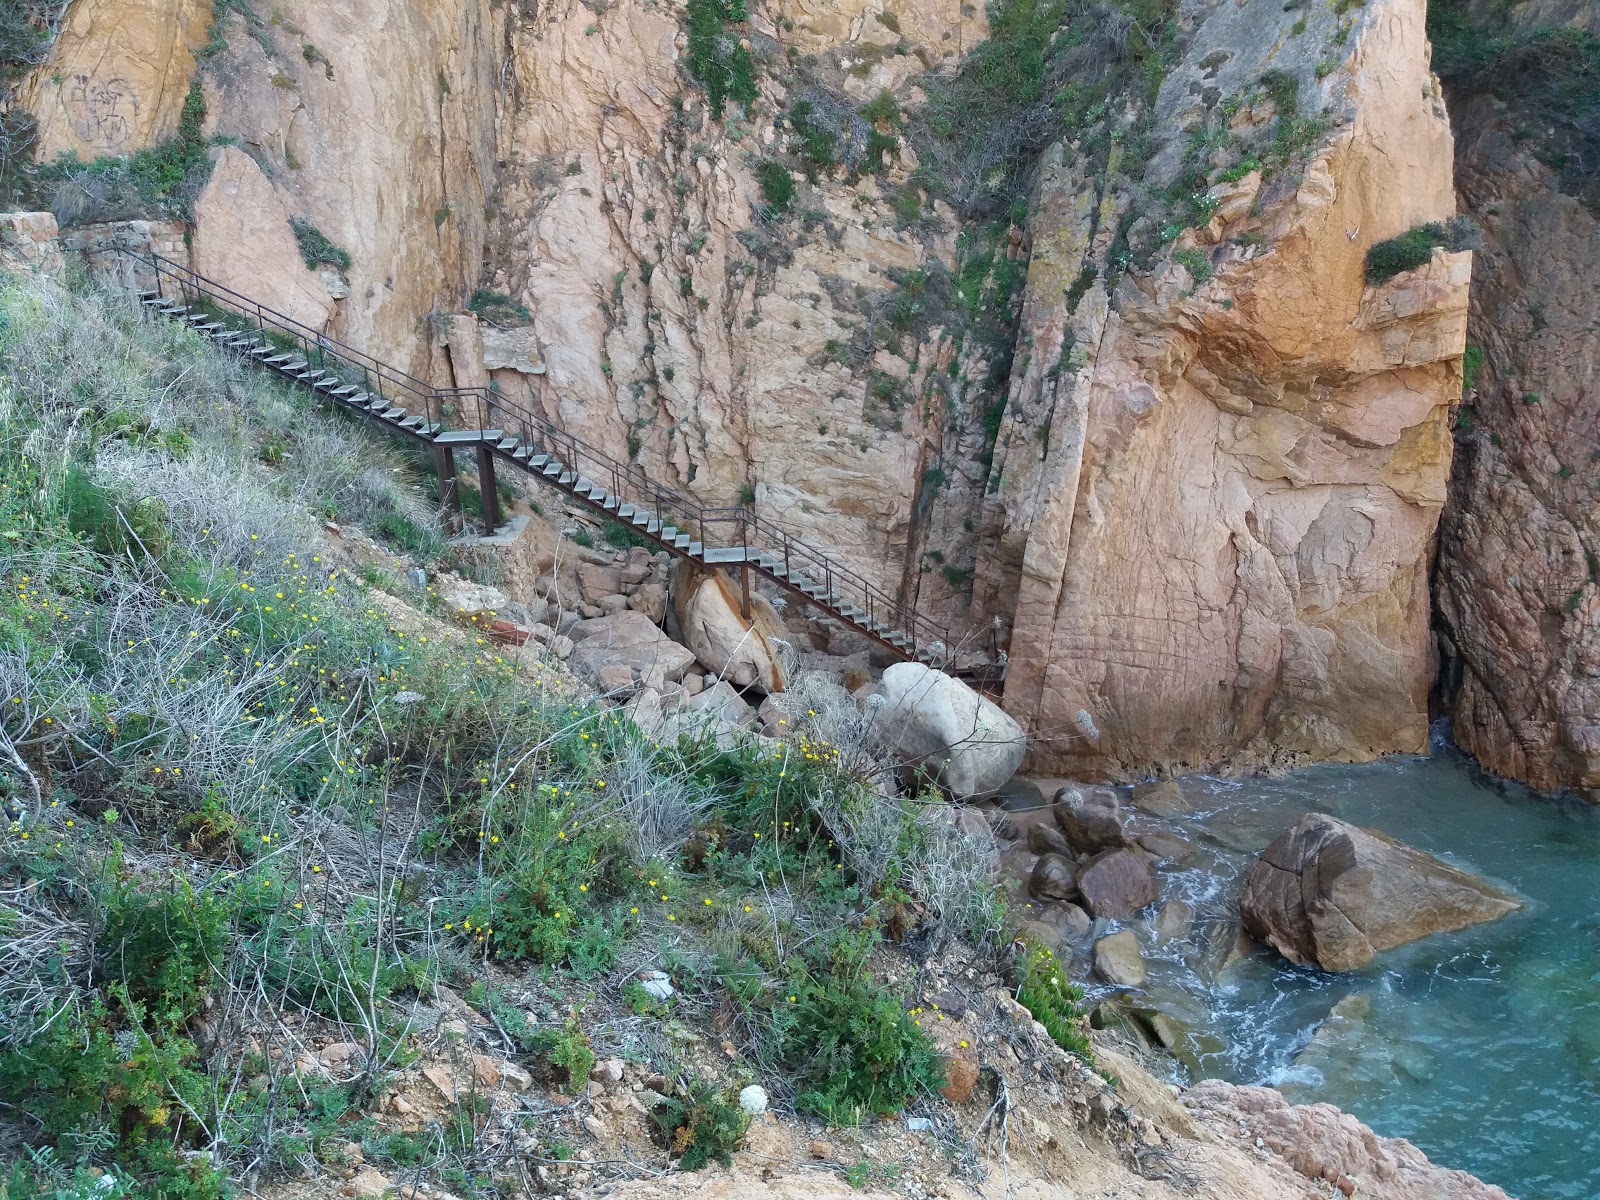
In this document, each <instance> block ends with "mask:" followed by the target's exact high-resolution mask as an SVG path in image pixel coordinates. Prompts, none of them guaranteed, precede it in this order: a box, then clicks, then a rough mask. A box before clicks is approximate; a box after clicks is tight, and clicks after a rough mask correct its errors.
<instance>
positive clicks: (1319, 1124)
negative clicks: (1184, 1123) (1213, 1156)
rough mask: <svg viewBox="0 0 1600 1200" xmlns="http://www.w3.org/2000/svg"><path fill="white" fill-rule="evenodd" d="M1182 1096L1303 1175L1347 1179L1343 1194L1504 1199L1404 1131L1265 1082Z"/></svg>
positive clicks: (1380, 1199) (1203, 1086)
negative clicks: (1238, 1127)
mask: <svg viewBox="0 0 1600 1200" xmlns="http://www.w3.org/2000/svg"><path fill="white" fill-rule="evenodd" d="M1184 1101H1185V1103H1187V1104H1189V1105H1191V1106H1192V1107H1193V1108H1195V1109H1197V1110H1199V1111H1201V1112H1211V1113H1215V1114H1216V1115H1218V1116H1221V1117H1224V1118H1229V1117H1231V1118H1232V1119H1234V1120H1236V1121H1239V1122H1241V1123H1242V1124H1243V1126H1244V1127H1245V1128H1246V1129H1247V1130H1248V1132H1249V1133H1250V1134H1253V1135H1254V1136H1256V1137H1259V1138H1260V1139H1261V1141H1262V1142H1263V1143H1264V1144H1265V1145H1266V1146H1267V1147H1268V1148H1269V1149H1271V1150H1272V1151H1273V1153H1275V1154H1280V1155H1282V1156H1283V1157H1284V1159H1286V1160H1287V1161H1288V1162H1289V1163H1290V1164H1291V1165H1292V1166H1293V1167H1294V1168H1295V1169H1296V1170H1297V1171H1299V1172H1300V1173H1301V1174H1302V1175H1305V1176H1307V1177H1308V1178H1311V1179H1325V1180H1327V1181H1328V1182H1330V1183H1336V1182H1337V1181H1339V1180H1349V1181H1350V1183H1351V1184H1353V1185H1356V1186H1355V1187H1352V1188H1351V1190H1350V1191H1346V1192H1345V1195H1351V1194H1352V1193H1354V1194H1358V1195H1360V1196H1363V1197H1371V1198H1372V1200H1510V1198H1509V1197H1508V1196H1507V1195H1506V1193H1505V1192H1504V1191H1502V1190H1501V1189H1500V1188H1497V1187H1495V1186H1493V1185H1492V1184H1487V1183H1484V1182H1483V1181H1482V1180H1480V1179H1477V1178H1475V1177H1474V1176H1471V1175H1468V1174H1467V1173H1466V1172H1465V1171H1452V1170H1448V1169H1446V1168H1444V1167H1437V1166H1434V1165H1433V1164H1432V1163H1431V1162H1429V1161H1428V1156H1427V1155H1425V1154H1423V1153H1422V1151H1420V1150H1418V1149H1417V1148H1416V1147H1415V1146H1413V1145H1412V1144H1411V1143H1410V1142H1408V1141H1406V1140H1405V1139H1404V1138H1384V1137H1379V1136H1378V1135H1377V1134H1375V1133H1373V1132H1372V1130H1370V1129H1368V1128H1367V1127H1366V1126H1365V1125H1363V1124H1362V1123H1361V1122H1360V1121H1358V1120H1356V1119H1355V1118H1354V1117H1352V1116H1350V1115H1349V1114H1348V1113H1344V1112H1340V1111H1339V1110H1338V1109H1337V1108H1335V1107H1334V1106H1333V1105H1331V1104H1290V1103H1289V1102H1288V1101H1287V1100H1285V1099H1284V1098H1283V1095H1282V1093H1280V1092H1277V1091H1275V1090H1273V1089H1272V1088H1264V1087H1239V1086H1236V1085H1234V1084H1231V1083H1224V1082H1222V1081H1221V1080H1220V1079H1208V1080H1206V1081H1205V1082H1203V1083H1198V1084H1196V1085H1195V1086H1194V1087H1192V1088H1190V1089H1189V1091H1188V1093H1187V1095H1186V1096H1185V1097H1184ZM1340 1190H1341V1191H1344V1189H1343V1188H1341V1189H1340Z"/></svg>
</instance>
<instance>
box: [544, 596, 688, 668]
mask: <svg viewBox="0 0 1600 1200" xmlns="http://www.w3.org/2000/svg"><path fill="white" fill-rule="evenodd" d="M568 636H569V637H570V638H571V639H572V642H573V650H572V657H571V659H570V660H569V661H570V662H571V663H572V667H573V669H574V670H576V671H578V672H579V673H580V674H582V675H583V676H585V677H586V678H588V679H590V680H596V679H598V678H599V675H600V672H601V671H602V670H603V669H604V668H606V667H611V666H625V667H627V668H628V669H629V670H630V671H631V672H632V673H633V675H634V677H635V678H637V679H640V680H647V681H648V680H659V681H666V682H669V683H676V682H678V681H679V680H680V679H682V678H683V673H684V672H685V671H687V670H688V669H689V667H690V665H691V664H692V663H693V662H694V655H693V654H692V653H690V651H688V650H687V649H685V648H684V647H682V646H680V645H678V643H677V642H675V641H673V640H672V639H671V638H669V637H668V636H667V635H666V634H664V633H662V632H661V630H660V629H659V628H657V627H656V625H655V623H654V622H653V621H651V620H650V618H649V617H647V616H645V615H644V614H643V613H640V612H634V611H633V610H632V609H624V610H623V611H621V612H618V613H612V614H611V615H610V616H608V617H596V618H594V619H593V620H589V621H579V622H578V623H577V624H576V625H574V626H573V627H572V629H571V631H570V632H569V634H568Z"/></svg>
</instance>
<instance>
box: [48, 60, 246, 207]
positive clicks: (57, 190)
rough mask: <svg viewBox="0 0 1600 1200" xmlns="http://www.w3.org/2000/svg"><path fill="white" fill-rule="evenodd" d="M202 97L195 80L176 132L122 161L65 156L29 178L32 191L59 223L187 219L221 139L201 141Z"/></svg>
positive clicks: (110, 156) (120, 157)
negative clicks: (159, 215)
mask: <svg viewBox="0 0 1600 1200" xmlns="http://www.w3.org/2000/svg"><path fill="white" fill-rule="evenodd" d="M205 119H206V102H205V93H204V92H203V91H202V90H201V86H200V80H199V77H198V76H197V77H196V78H195V79H194V81H193V82H192V83H191V84H190V85H189V92H188V95H187V96H186V97H185V99H184V102H183V114H182V117H181V118H180V120H179V122H178V132H177V133H175V134H174V135H173V136H172V137H170V138H168V139H167V140H166V141H164V142H160V143H158V144H157V145H154V146H151V147H148V148H146V149H144V150H136V151H135V152H134V153H133V154H130V155H127V156H113V155H103V156H101V157H99V158H96V159H94V160H93V161H91V162H83V161H81V160H80V159H79V158H78V156H77V155H76V154H74V153H72V152H71V151H67V152H65V153H63V154H61V155H59V156H58V157H57V158H56V160H55V161H54V162H53V163H50V164H48V165H45V166H41V167H39V168H38V169H37V170H36V171H35V173H34V187H35V188H36V189H37V191H38V193H39V194H40V195H41V196H46V195H48V196H49V197H50V207H51V208H52V209H53V210H54V211H55V215H56V219H57V220H58V221H61V222H62V223H63V224H67V223H71V222H74V221H87V220H102V221H103V220H117V219H121V218H126V217H134V216H150V215H153V214H157V213H171V214H175V215H178V216H184V217H187V216H188V215H189V214H190V209H191V206H192V205H193V204H194V201H195V199H196V198H197V197H198V196H199V195H200V189H201V188H203V187H204V186H205V182H206V179H207V177H209V175H210V174H211V158H210V153H209V152H210V149H211V147H212V146H213V145H217V144H219V143H221V142H223V141H225V140H226V139H224V138H221V137H217V138H207V137H206V136H205V135H204V134H203V133H202V132H201V128H202V126H203V125H204V123H205Z"/></svg>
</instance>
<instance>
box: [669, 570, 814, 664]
mask: <svg viewBox="0 0 1600 1200" xmlns="http://www.w3.org/2000/svg"><path fill="white" fill-rule="evenodd" d="M669 592H670V594H671V618H672V623H671V625H670V626H669V628H671V629H673V630H674V632H675V633H676V634H677V635H678V638H679V640H681V641H682V642H683V644H684V645H685V646H687V647H689V649H690V650H692V651H694V656H695V657H696V658H697V659H699V660H700V665H701V666H703V667H704V668H705V669H706V670H708V671H710V672H711V673H712V674H714V675H716V676H718V677H719V678H721V679H725V680H727V681H728V682H729V683H731V684H733V685H734V686H735V687H739V688H746V687H754V688H758V689H760V690H761V691H763V692H781V691H783V688H784V674H783V664H782V662H781V661H780V659H779V655H778V648H777V647H776V646H775V645H774V644H773V643H774V642H775V641H777V640H779V639H783V638H786V637H787V636H788V631H787V630H786V629H785V628H784V625H783V621H782V619H781V618H780V617H779V616H778V613H777V610H776V609H774V608H773V607H772V605H771V604H770V603H769V602H768V601H767V600H766V599H765V598H764V597H761V596H758V595H756V594H754V593H752V594H751V596H750V616H749V618H748V619H746V618H745V617H744V615H743V614H742V612H741V611H740V609H741V602H742V593H741V590H740V587H739V584H738V583H737V582H736V581H735V580H733V579H731V578H730V577H729V576H728V574H727V573H726V572H724V571H720V570H716V569H707V568H705V567H701V566H699V565H697V564H695V563H693V562H691V561H689V560H688V559H679V560H677V561H676V562H674V563H673V565H672V584H671V587H670V588H669Z"/></svg>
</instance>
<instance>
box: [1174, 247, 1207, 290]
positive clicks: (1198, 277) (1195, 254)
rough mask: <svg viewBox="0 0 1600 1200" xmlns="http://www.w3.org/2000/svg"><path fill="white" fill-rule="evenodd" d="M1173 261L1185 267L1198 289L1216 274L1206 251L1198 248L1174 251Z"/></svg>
mask: <svg viewBox="0 0 1600 1200" xmlns="http://www.w3.org/2000/svg"><path fill="white" fill-rule="evenodd" d="M1172 261H1173V262H1175V263H1181V264H1182V265H1183V267H1184V268H1185V269H1186V270H1187V271H1188V272H1189V276H1190V278H1192V279H1193V280H1194V282H1195V286H1196V287H1199V286H1200V285H1201V284H1202V283H1205V282H1206V281H1207V280H1208V279H1210V278H1211V277H1212V276H1213V275H1214V274H1215V273H1216V272H1214V271H1213V270H1212V269H1211V259H1210V257H1208V256H1207V254H1206V252H1205V251H1204V250H1200V249H1196V248H1190V249H1188V250H1174V251H1173V252H1172Z"/></svg>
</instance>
